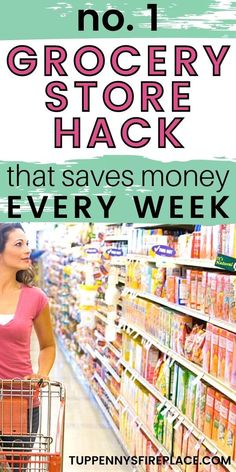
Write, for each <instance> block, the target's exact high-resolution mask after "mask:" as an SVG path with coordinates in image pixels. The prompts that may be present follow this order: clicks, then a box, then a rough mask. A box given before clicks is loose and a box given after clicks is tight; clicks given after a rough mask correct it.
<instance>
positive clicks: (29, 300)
mask: <svg viewBox="0 0 236 472" xmlns="http://www.w3.org/2000/svg"><path fill="white" fill-rule="evenodd" d="M47 303H48V299H47V297H46V295H45V294H44V292H42V290H40V289H39V288H37V287H27V286H26V285H23V286H22V288H21V293H20V297H19V301H18V305H17V308H16V312H15V316H14V318H13V319H12V320H11V321H9V323H7V324H5V325H0V379H23V378H24V377H25V376H26V375H30V374H32V372H33V370H32V364H31V359H30V337H31V331H32V326H33V321H34V320H35V319H36V318H37V316H38V315H39V314H40V313H41V311H42V310H43V308H45V306H46V305H47Z"/></svg>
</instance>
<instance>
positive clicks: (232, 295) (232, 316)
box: [229, 275, 236, 323]
mask: <svg viewBox="0 0 236 472" xmlns="http://www.w3.org/2000/svg"><path fill="white" fill-rule="evenodd" d="M229 320H230V321H231V323H236V276H235V275H231V276H230V289H229Z"/></svg>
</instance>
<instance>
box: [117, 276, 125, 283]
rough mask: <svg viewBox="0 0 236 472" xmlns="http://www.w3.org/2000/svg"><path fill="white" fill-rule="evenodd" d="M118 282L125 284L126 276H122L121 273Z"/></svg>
mask: <svg viewBox="0 0 236 472" xmlns="http://www.w3.org/2000/svg"><path fill="white" fill-rule="evenodd" d="M118 282H120V283H121V284H125V277H122V276H121V275H119V277H118Z"/></svg>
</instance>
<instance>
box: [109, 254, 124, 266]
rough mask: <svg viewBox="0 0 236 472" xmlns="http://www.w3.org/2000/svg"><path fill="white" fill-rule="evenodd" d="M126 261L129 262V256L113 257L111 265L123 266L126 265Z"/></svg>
mask: <svg viewBox="0 0 236 472" xmlns="http://www.w3.org/2000/svg"><path fill="white" fill-rule="evenodd" d="M126 262H127V257H126V256H125V257H124V256H121V257H112V260H111V262H110V265H111V266H115V267H123V266H126Z"/></svg>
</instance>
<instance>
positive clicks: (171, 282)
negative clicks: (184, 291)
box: [166, 275, 175, 303]
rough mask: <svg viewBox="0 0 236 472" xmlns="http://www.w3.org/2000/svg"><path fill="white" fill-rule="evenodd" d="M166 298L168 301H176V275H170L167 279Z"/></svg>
mask: <svg viewBox="0 0 236 472" xmlns="http://www.w3.org/2000/svg"><path fill="white" fill-rule="evenodd" d="M166 298H167V300H168V302H171V303H175V276H174V275H172V276H168V277H167V280H166Z"/></svg>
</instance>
